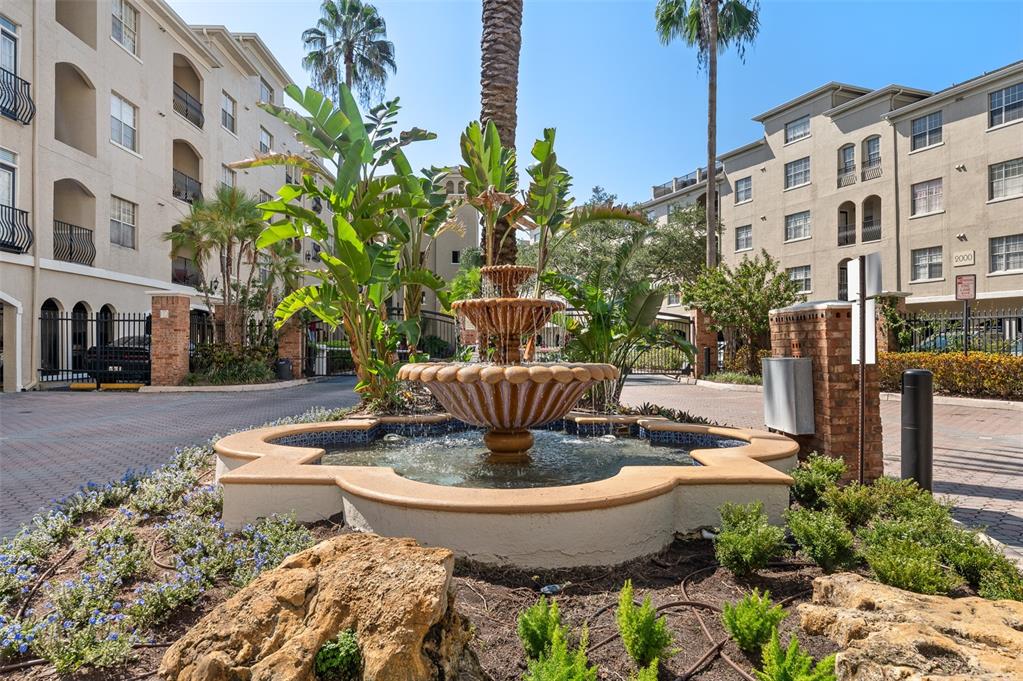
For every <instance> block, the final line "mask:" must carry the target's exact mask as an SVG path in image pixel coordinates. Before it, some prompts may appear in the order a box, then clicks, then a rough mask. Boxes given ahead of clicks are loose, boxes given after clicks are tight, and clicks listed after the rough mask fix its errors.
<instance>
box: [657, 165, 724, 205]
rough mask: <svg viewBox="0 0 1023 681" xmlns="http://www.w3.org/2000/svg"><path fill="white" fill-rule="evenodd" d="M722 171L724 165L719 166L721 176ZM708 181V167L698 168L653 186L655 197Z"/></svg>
mask: <svg viewBox="0 0 1023 681" xmlns="http://www.w3.org/2000/svg"><path fill="white" fill-rule="evenodd" d="M722 172H724V167H723V166H718V167H717V174H718V176H719V177H720V175H721V173H722ZM706 181H707V169H706V168H697V169H696V170H694V171H693V172H691V173H688V174H686V175H683V176H682V177H675V178H672V180H671V181H670V182H665V183H664V184H659V185H657V186H656V187H654V188H653V190H654V191H653V193H654V198H655V199H656V198H660V197H662V196H667V195H668V194H671V193H673V192H677V191H679V190H681V189H685V188H686V187H691V186H693V185H694V184H698V183H700V182H706Z"/></svg>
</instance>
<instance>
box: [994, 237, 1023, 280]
mask: <svg viewBox="0 0 1023 681" xmlns="http://www.w3.org/2000/svg"><path fill="white" fill-rule="evenodd" d="M989 245H990V248H989V250H990V253H991V271H992V272H1017V271H1021V270H1023V234H1010V235H1009V236H999V237H995V238H993V239H991V240H990V244H989Z"/></svg>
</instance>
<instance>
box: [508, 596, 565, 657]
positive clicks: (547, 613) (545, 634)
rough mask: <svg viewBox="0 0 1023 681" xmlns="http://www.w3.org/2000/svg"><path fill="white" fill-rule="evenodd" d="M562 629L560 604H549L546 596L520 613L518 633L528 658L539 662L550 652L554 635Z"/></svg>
mask: <svg viewBox="0 0 1023 681" xmlns="http://www.w3.org/2000/svg"><path fill="white" fill-rule="evenodd" d="M560 629H562V626H561V613H560V612H558V604H557V603H556V602H555V601H554V600H551V601H549V602H548V600H547V597H546V596H541V597H540V600H539V601H537V602H536V603H535V604H533V605H531V606H529V607H528V608H526V609H525V610H523V611H522V612H521V613H519V619H518V626H517V628H516V631H517V632H518V635H519V640H520V641H522V647H523V648H524V649H525V651H526V657H528V658H529V659H530V660H539V659H540V658H541V657H542V656H543V655H545V654H546V653H547V652H549V651H550V649H551V643H552V642H553V641H554V634H555V633H557V631H558V630H560Z"/></svg>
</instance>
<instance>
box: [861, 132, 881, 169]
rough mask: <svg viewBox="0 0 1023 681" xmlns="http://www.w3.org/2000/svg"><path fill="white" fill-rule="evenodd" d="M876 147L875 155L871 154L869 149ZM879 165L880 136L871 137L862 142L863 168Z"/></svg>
mask: <svg viewBox="0 0 1023 681" xmlns="http://www.w3.org/2000/svg"><path fill="white" fill-rule="evenodd" d="M872 145H877V151H876V153H874V152H871V149H870V147H871V146H872ZM880 164H881V136H880V135H871V136H870V137H868V138H867V139H865V140H863V167H864V168H873V167H874V166H877V165H880Z"/></svg>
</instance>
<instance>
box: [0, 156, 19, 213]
mask: <svg viewBox="0 0 1023 681" xmlns="http://www.w3.org/2000/svg"><path fill="white" fill-rule="evenodd" d="M17 175H18V155H17V154H15V153H14V152H13V151H10V150H8V149H4V148H3V147H0V206H13V205H14V204H15V199H16V197H17V192H16V191H15V186H16V180H17Z"/></svg>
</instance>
